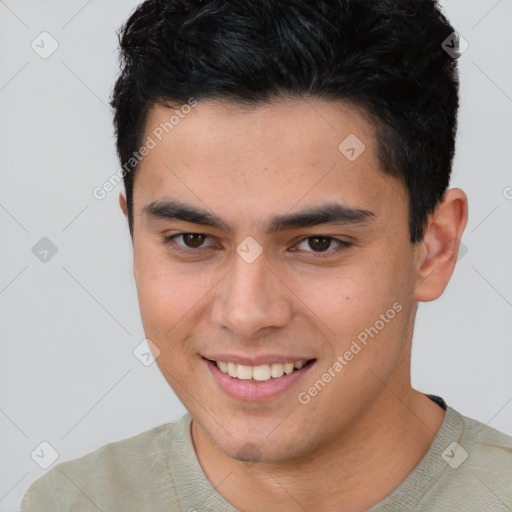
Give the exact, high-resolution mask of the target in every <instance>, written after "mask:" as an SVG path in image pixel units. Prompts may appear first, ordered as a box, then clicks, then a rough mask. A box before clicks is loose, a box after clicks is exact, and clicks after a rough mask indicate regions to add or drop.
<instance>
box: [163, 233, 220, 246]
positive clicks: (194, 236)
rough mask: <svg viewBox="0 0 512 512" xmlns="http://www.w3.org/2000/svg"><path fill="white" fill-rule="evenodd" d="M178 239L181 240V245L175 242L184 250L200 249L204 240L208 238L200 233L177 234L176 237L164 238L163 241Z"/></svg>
mask: <svg viewBox="0 0 512 512" xmlns="http://www.w3.org/2000/svg"><path fill="white" fill-rule="evenodd" d="M178 238H181V239H182V240H183V244H180V243H178V242H177V243H178V245H179V246H180V247H184V248H186V249H202V247H201V245H202V244H203V243H204V241H205V239H207V238H208V236H207V235H203V234H202V233H178V234H177V235H172V236H168V237H165V241H166V242H171V241H173V240H177V239H178ZM207 247H210V246H207Z"/></svg>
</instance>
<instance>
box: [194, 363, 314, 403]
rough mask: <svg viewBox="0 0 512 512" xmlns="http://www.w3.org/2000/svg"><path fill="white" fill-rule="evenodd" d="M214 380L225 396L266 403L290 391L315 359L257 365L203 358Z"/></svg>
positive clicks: (312, 364)
mask: <svg viewBox="0 0 512 512" xmlns="http://www.w3.org/2000/svg"><path fill="white" fill-rule="evenodd" d="M203 360H204V361H205V363H207V365H208V368H209V369H210V372H211V373H212V375H213V377H214V379H215V380H216V381H217V383H218V384H219V385H220V387H221V389H223V390H224V391H225V392H226V393H228V394H229V395H231V396H232V397H234V398H237V399H240V400H250V401H259V400H268V399H272V398H276V397H277V396H278V395H279V394H281V393H283V392H284V391H285V390H287V389H290V388H291V387H292V386H293V385H294V384H295V383H296V382H297V381H298V380H300V379H301V378H302V377H303V376H304V375H305V374H306V373H307V372H308V371H309V370H310V369H311V368H312V367H313V366H314V364H315V362H316V359H301V360H297V361H289V362H283V363H277V362H276V363H267V364H259V365H256V366H251V365H244V364H238V363H235V362H233V361H217V360H211V359H207V358H205V357H203Z"/></svg>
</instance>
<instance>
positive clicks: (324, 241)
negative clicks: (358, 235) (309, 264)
mask: <svg viewBox="0 0 512 512" xmlns="http://www.w3.org/2000/svg"><path fill="white" fill-rule="evenodd" d="M333 243H334V247H333V248H331V246H332V245H333ZM351 245H352V243H350V242H346V241H344V240H339V239H338V238H334V237H332V236H323V235H313V236H308V237H306V238H303V239H302V240H301V242H300V243H299V244H298V245H297V248H298V249H299V250H300V251H301V252H305V253H310V254H311V255H312V256H314V257H328V256H333V255H335V254H336V253H339V252H340V251H343V250H345V249H348V248H349V247H350V246H351Z"/></svg>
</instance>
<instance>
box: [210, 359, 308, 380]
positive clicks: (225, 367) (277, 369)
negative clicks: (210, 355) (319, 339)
mask: <svg viewBox="0 0 512 512" xmlns="http://www.w3.org/2000/svg"><path fill="white" fill-rule="evenodd" d="M308 362H310V361H295V362H289V363H284V364H282V363H272V364H261V365H258V366H247V365H244V364H236V363H233V362H225V361H214V363H215V364H216V365H217V368H218V369H219V370H220V371H221V372H222V373H225V374H227V375H229V376H230V377H233V378H236V379H241V380H253V381H258V382H265V381H267V380H270V379H278V378H279V377H282V376H283V375H285V374H286V375H287V374H289V373H292V372H293V371H294V370H300V369H301V368H303V367H304V366H306V365H307V364H308Z"/></svg>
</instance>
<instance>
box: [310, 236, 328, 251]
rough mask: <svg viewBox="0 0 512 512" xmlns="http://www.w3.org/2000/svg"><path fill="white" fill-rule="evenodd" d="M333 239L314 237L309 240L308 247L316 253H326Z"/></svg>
mask: <svg viewBox="0 0 512 512" xmlns="http://www.w3.org/2000/svg"><path fill="white" fill-rule="evenodd" d="M331 242H332V239H331V238H327V237H325V236H313V237H310V238H308V245H309V247H311V249H313V250H314V251H320V252H324V251H326V250H327V249H329V246H330V245H331Z"/></svg>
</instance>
